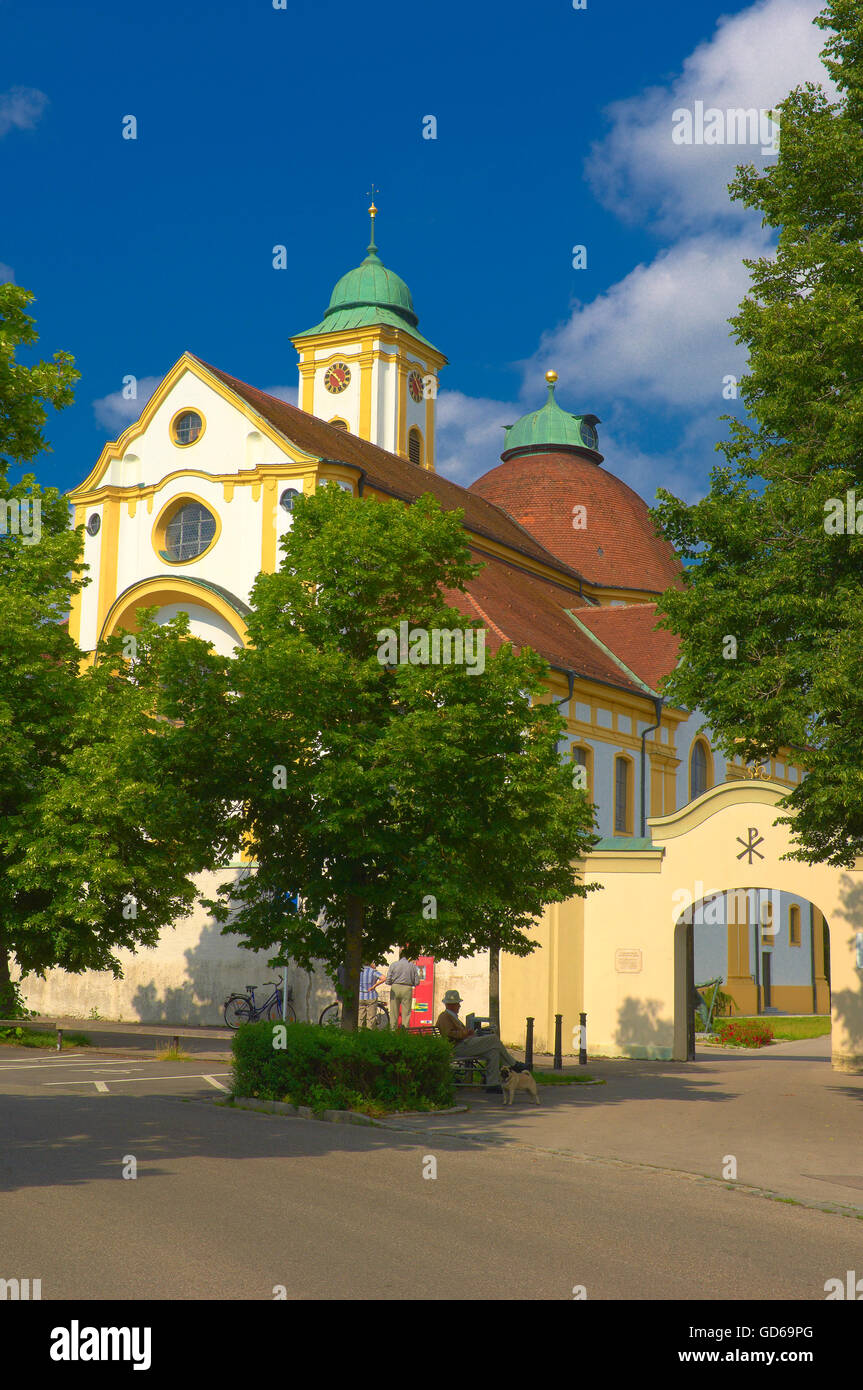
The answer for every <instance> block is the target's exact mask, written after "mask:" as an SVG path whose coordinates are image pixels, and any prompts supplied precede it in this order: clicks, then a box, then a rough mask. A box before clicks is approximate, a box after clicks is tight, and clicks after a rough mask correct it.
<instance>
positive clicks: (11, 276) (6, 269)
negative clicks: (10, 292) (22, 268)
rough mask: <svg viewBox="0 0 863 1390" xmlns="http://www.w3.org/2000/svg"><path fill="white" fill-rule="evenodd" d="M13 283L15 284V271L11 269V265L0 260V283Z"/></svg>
mask: <svg viewBox="0 0 863 1390" xmlns="http://www.w3.org/2000/svg"><path fill="white" fill-rule="evenodd" d="M14 284H15V272H14V270H13V269H12V267H11V265H4V264H3V262H2V261H0V285H14Z"/></svg>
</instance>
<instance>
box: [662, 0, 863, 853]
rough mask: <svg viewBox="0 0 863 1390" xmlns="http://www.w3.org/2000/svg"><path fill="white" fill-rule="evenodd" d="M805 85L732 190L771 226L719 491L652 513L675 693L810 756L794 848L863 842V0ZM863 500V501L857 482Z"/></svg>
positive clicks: (743, 313) (725, 736)
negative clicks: (768, 153)
mask: <svg viewBox="0 0 863 1390" xmlns="http://www.w3.org/2000/svg"><path fill="white" fill-rule="evenodd" d="M816 23H817V24H819V25H820V26H821V27H822V28H824V29H826V30H828V31H830V32H829V38H828V41H827V44H826V47H825V50H824V55H823V56H824V61H825V65H826V67H827V70H828V72H829V73H830V76H831V77H832V79H833V81H834V82H835V84H836V86H837V88H838V90H839V99H838V100H837V101H835V102H831V101H830V100H828V97H827V96H826V94H825V92H824V90H823V89H822V88H821V87H820V86H816V85H814V84H811V83H809V84H806V86H804V87H800V88H797V89H796V90H795V91H793V92H792V93H791V94H790V95H789V96H788V97H787V98H786V99H785V101H783V102H782V104H781V107H780V112H781V139H780V147H779V155H778V159H777V162H776V164H775V165H773V166H772V167H769V168H767V169H765V170H763V171H758V170H756V169H755V168H754V167H752V166H748V167H742V168H740V169H738V171H737V176H736V178H735V180H734V182H733V183H732V184H731V185H730V192H731V195H732V198H734V199H736V200H738V201H740V202H742V203H743V204H744V205H745V206H746V207H750V208H754V209H757V210H758V211H760V212H761V214H762V219H763V223H764V224H765V225H766V226H768V227H771V228H774V229H776V232H777V242H776V249H775V254H768V255H765V256H762V257H761V258H759V259H758V260H755V261H746V262H745V264H746V265H747V267H748V269H749V270H750V272H751V287H750V290H749V292H748V294H747V295H746V297H745V299H744V301H743V303H742V304H741V306H740V308H739V311H738V313H737V314H736V315H735V316H734V317H733V318H732V319H731V324H732V327H733V329H734V333H735V337H736V339H737V341H738V342H740V343H745V344H746V345H747V348H748V354H749V361H748V369H747V373H746V375H745V376H744V377H743V378H742V379H741V381H740V383H739V385H740V394H741V397H742V400H743V402H744V404H745V406H746V410H747V418H746V419H743V420H738V419H735V418H733V417H727V418H729V426H730V438H729V439H728V441H727V442H725V443H723V444H721V445H718V446H717V447H718V448H719V449H721V452H722V453H723V454H724V457H725V463H724V465H721V466H719V467H716V468H715V469H714V470H713V473H712V476H711V486H710V491H709V493H708V495H707V496H706V497H705V498H704V499H703V500H702V501H700V502H697V503H695V504H694V505H692V506H687V505H685V504H684V503H683V502H681V501H680V500H678V499H676V498H674V497H673V496H671V495H670V494H669V493H668V492H666V491H664V490H661V491H660V493H659V503H658V506H657V508H656V511H655V513H654V515H655V517H656V519H657V522H658V525H659V526H660V528H661V530H662V531H663V532H664V534H665V536H666V537H667V538H668V539H669V540H670V541H672V543H673V544H674V545H675V546H676V547H677V548H678V550H679V551H680V553H681V555H682V556H683V558H684V559H685V560H686V562H687V565H686V570H685V574H684V579H683V586H682V588H681V589H680V590H679V591H674V590H671V591H668V592H667V593H666V594H665V595H664V596H663V599H662V604H661V607H662V610H663V613H664V617H663V619H662V621H663V624H664V625H665V626H667V627H670V628H672V629H673V630H674V631H676V632H678V633H679V634H680V637H681V660H680V665H679V667H678V668H677V670H676V671H675V672H674V673H673V675H672V676H671V677H670V678H669V679H668V680H667V682H666V685H665V687H664V693H665V694H666V696H668V697H669V698H670V699H673V700H674V701H675V703H677V704H680V705H682V706H684V707H686V708H690V709H695V708H698V709H700V710H703V711H704V713H705V715H706V717H707V719H708V721H709V723H710V726H711V728H712V729H713V730H714V732H715V733H716V735H717V737H718V740H719V742H720V744H721V746H722V747H723V749H724V751H725V752H726V754H728V755H731V754H735V753H740V754H742V755H743V756H744V758H746V759H747V760H749V759H760V758H763V757H766V756H772V755H775V754H776V753H778V751H779V750H780V749H781V748H783V747H788V748H790V749H792V750H794V752H795V753H796V756H797V757H798V758H799V760H800V761H801V762H803V763H804V764H805V765H806V767H807V768H808V775H807V776H806V777H805V779H804V780H803V781H802V783H801V784H800V785H799V786H798V787H796V788H795V789H794V790H793V792H791V794H790V795H789V797H788V798H787V800H786V803H785V809H786V812H787V814H786V815H785V816H784V817H783V820H784V821H785V822H786V823H788V824H789V825H790V826H791V827H792V829H793V833H794V835H795V837H796V849H795V856H796V857H797V858H800V859H804V860H809V861H826V862H829V863H832V864H837V865H849V864H852V863H853V861H854V859H855V857H856V856H858V855H860V854H863V681H861V679H860V672H861V660H860V653H861V651H863V369H861V343H863V10H861V8H860V5H859V3H858V0H833V3H832V4H830V5H829V6H828V7H827V9H826V10H825V11H824V12H823V14H822V15H821V16H820V17H819V18H818V20H816ZM858 499H859V500H858Z"/></svg>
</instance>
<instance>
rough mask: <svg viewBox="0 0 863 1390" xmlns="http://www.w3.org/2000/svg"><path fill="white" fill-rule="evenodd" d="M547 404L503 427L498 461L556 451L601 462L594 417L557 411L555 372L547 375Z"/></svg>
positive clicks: (597, 422) (596, 417) (596, 421)
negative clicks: (571, 451) (501, 448)
mask: <svg viewBox="0 0 863 1390" xmlns="http://www.w3.org/2000/svg"><path fill="white" fill-rule="evenodd" d="M546 381H547V382H548V400H547V401H546V403H545V405H544V406H542V408H541V409H540V410H532V411H531V412H530V414H529V415H523V416H522V417H521V419H520V420H517V421H516V423H515V424H514V425H505V426H504V429H505V430H506V437H505V440H504V449H503V453H502V454H501V458H503V459H508V458H510V457H512V456H513V455H514V454H518V453H539V452H545V453H550V452H554V451H555V450H557V449H577V450H578V452H579V453H580V454H585V453H586V454H587V455H588V457H591V458H593V460H594V461H595V462H599V461H600V460H601V457H602V456H601V454H599V452H598V449H597V445H598V440H597V436H596V429H595V426H596V425H598V424H599V423H600V421H599V417H598V416H596V415H570V413H569V411H568V410H561V408H560V406H559V405H558V403H557V401H556V400H555V399H554V386H555V382H556V381H557V372H547V373H546Z"/></svg>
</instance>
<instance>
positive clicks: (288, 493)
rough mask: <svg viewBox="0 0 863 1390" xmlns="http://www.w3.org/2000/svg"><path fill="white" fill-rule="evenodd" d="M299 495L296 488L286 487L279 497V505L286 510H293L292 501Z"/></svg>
mask: <svg viewBox="0 0 863 1390" xmlns="http://www.w3.org/2000/svg"><path fill="white" fill-rule="evenodd" d="M299 496H300V492H299V489H298V488H295V487H286V488H285V490H284V492H283V493H282V495H281V497H280V498H279V506H280V507H283V508H284V510H285V511H286V512H292V511H293V510H294V501H295V499H296V498H297V497H299Z"/></svg>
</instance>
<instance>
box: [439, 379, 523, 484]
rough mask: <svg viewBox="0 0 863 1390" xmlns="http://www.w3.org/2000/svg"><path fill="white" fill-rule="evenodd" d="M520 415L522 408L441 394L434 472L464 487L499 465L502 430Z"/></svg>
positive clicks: (454, 393) (480, 398)
mask: <svg viewBox="0 0 863 1390" xmlns="http://www.w3.org/2000/svg"><path fill="white" fill-rule="evenodd" d="M541 403H542V402H541V401H537V404H538V405H539V404H541ZM523 414H524V407H523V406H518V405H509V404H507V403H506V402H505V401H493V400H488V399H484V398H482V397H475V396H465V395H464V394H463V392H461V391H441V393H440V395H439V396H438V398H437V405H436V409H435V468H436V469H437V472H438V473H443V474H444V476H445V477H447V478H452V480H453V482H456V483H461V484H462V486H463V487H467V486H468V485H469V484H470V483H472V482H474V481H475V480H476V479H477V478H479V477H480V476H481V475H482V474H483V473H487V472H488V470H489V469H490V468H494V467H496V465H497V464H498V463H499V462H500V451H501V449H502V448H503V429H502V426H503V425H514V424H515V422H516V420H517V419H518V418H519V416H521V415H523Z"/></svg>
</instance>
